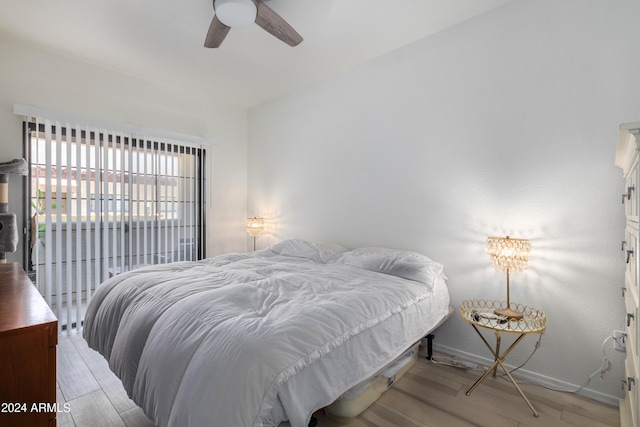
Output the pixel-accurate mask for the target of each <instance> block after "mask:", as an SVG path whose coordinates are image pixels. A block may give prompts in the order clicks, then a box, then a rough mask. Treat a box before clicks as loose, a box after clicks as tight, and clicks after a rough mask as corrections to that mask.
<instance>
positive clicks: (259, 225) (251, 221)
mask: <svg viewBox="0 0 640 427" xmlns="http://www.w3.org/2000/svg"><path fill="white" fill-rule="evenodd" d="M263 231H264V218H258V217H253V218H247V233H248V234H249V235H250V236H257V235H258V234H261V233H262V232H263Z"/></svg>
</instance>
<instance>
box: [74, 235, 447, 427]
mask: <svg viewBox="0 0 640 427" xmlns="http://www.w3.org/2000/svg"><path fill="white" fill-rule="evenodd" d="M448 315H449V294H448V290H447V287H446V277H445V275H444V273H443V267H442V265H441V264H439V263H437V262H434V261H432V260H431V259H429V258H428V257H426V256H423V255H420V254H417V253H413V252H404V251H396V250H391V249H385V248H359V249H355V250H347V249H346V248H343V247H341V246H339V245H334V244H328V243H317V242H309V241H305V240H302V239H292V240H286V241H283V242H280V243H278V244H276V245H274V246H272V247H271V248H269V249H265V250H261V251H256V252H251V253H242V254H240V253H236V254H226V255H221V256H217V257H214V258H209V259H205V260H202V261H195V262H193V261H191V262H175V263H171V264H164V265H157V266H148V267H144V268H140V269H137V270H132V271H129V272H126V273H122V274H120V275H118V276H115V277H113V278H110V279H109V280H107V281H105V282H104V283H102V284H101V285H100V286H99V287H98V289H97V290H96V292H95V294H94V296H93V298H92V300H91V302H90V304H89V306H88V307H87V312H86V315H85V322H84V327H83V336H84V338H85V339H86V341H87V343H88V344H89V346H90V347H91V348H93V349H95V350H97V351H98V352H99V353H101V354H102V355H103V356H104V357H105V358H106V359H107V361H108V362H109V367H110V368H111V369H112V370H113V371H114V372H115V373H116V375H117V376H118V377H119V378H120V380H121V381H122V383H123V385H124V388H125V390H126V391H127V393H128V394H129V396H130V397H131V398H132V399H133V400H134V401H135V402H136V403H137V404H138V405H139V406H140V407H141V408H142V409H143V410H144V412H145V413H146V414H147V416H148V417H149V418H150V419H151V420H152V421H153V422H154V423H155V424H156V425H157V426H158V427H164V426H167V427H168V426H180V427H183V426H198V427H199V426H224V427H228V426H234V427H235V426H237V427H242V426H247V427H250V426H253V427H271V426H277V425H279V424H280V423H281V422H283V421H286V420H288V421H289V422H290V424H291V425H292V426H293V427H306V426H307V425H308V423H309V421H310V419H311V416H312V414H313V413H314V412H315V411H316V410H318V409H320V408H323V407H325V406H327V405H329V404H331V403H332V402H334V401H335V400H336V399H337V398H339V397H340V396H341V395H343V393H344V392H345V391H347V390H349V389H350V388H352V387H354V386H356V385H358V384H360V383H362V382H363V381H365V380H366V379H367V378H369V377H371V376H372V375H374V374H376V373H377V372H379V371H380V370H381V369H383V368H384V367H385V366H387V365H388V364H389V363H390V362H391V361H393V360H395V359H396V358H398V357H399V356H401V355H402V354H403V353H404V352H406V351H407V349H409V348H411V347H412V345H414V343H416V342H417V341H419V340H420V339H421V338H422V337H424V336H425V335H426V334H427V333H429V332H430V331H432V330H433V328H434V327H436V325H438V324H439V323H440V322H441V321H442V320H443V319H445V318H446V317H447V316H448Z"/></svg>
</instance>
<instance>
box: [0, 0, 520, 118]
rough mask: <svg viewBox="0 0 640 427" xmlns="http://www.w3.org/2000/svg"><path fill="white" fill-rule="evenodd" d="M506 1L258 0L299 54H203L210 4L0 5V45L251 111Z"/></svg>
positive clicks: (8, 1) (249, 40)
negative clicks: (293, 38)
mask: <svg viewBox="0 0 640 427" xmlns="http://www.w3.org/2000/svg"><path fill="white" fill-rule="evenodd" d="M510 1H512V0H384V1H383V0H266V2H267V4H268V5H269V6H270V7H271V8H272V9H273V10H274V11H276V12H277V13H278V14H279V15H281V16H282V17H283V18H284V19H285V20H286V21H287V22H289V23H290V24H291V25H292V26H293V27H294V28H295V29H296V30H297V31H298V32H299V33H300V34H301V35H302V36H303V37H304V41H303V42H302V43H301V44H300V45H299V46H297V47H293V48H292V47H289V46H287V45H286V44H284V43H283V42H281V41H279V40H277V39H276V38H274V37H273V36H271V35H270V34H268V33H267V32H265V31H264V30H262V29H261V28H260V27H258V26H257V25H251V26H249V27H243V28H232V29H231V31H230V32H229V34H228V36H227V38H226V39H225V41H224V43H223V44H222V46H221V47H220V48H219V49H206V48H204V47H203V43H204V38H205V35H206V33H207V29H208V28H209V23H210V21H211V18H212V17H213V14H214V12H213V5H212V0H154V1H152V0H56V1H52V0H28V1H24V0H22V1H21V0H0V36H3V37H11V38H17V39H20V40H23V41H25V42H27V43H29V44H32V45H36V46H39V47H41V48H43V49H46V50H48V51H53V52H55V53H58V54H61V55H64V56H68V57H72V58H75V59H78V60H81V61H85V62H88V63H92V64H95V65H98V66H102V67H106V68H109V69H112V70H115V71H118V72H121V73H126V74H129V75H133V76H137V77H139V78H142V79H145V80H149V81H153V82H156V83H160V84H165V85H170V86H174V87H178V88H183V89H186V90H190V91H194V92H198V93H202V94H205V95H206V96H208V97H210V98H211V99H214V100H216V101H219V102H222V103H225V104H230V105H235V106H239V107H243V108H249V107H252V106H254V105H257V104H260V103H262V102H264V101H266V100H268V99H271V98H275V97H277V96H280V95H282V94H284V93H287V92H291V91H293V90H296V89H298V88H300V87H303V86H305V85H309V84H311V83H313V82H315V81H318V80H320V79H322V78H325V77H327V76H329V75H332V74H335V73H338V72H340V71H342V70H344V69H347V68H349V67H352V66H354V65H356V64H359V63H362V62H364V61H366V60H368V59H370V58H373V57H375V56H378V55H381V54H384V53H386V52H389V51H391V50H394V49H397V48H399V47H401V46H404V45H406V44H409V43H411V42H413V41H415V40H418V39H421V38H424V37H426V36H428V35H430V34H433V33H435V32H438V31H441V30H443V29H445V28H448V27H450V26H453V25H456V24H458V23H460V22H462V21H464V20H467V19H470V18H472V17H474V16H477V15H480V14H482V13H485V12H487V11H489V10H491V9H494V8H496V7H499V6H502V5H504V4H506V3H509V2H510ZM0 66H1V65H0Z"/></svg>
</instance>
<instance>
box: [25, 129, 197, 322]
mask: <svg viewBox="0 0 640 427" xmlns="http://www.w3.org/2000/svg"><path fill="white" fill-rule="evenodd" d="M25 135H26V140H25V151H26V158H27V160H28V162H29V163H30V166H31V175H30V177H29V193H30V194H29V200H30V205H31V209H30V214H29V220H28V223H29V229H30V233H29V249H28V251H27V252H28V253H27V254H26V255H27V258H28V259H27V260H26V261H27V262H26V263H25V267H27V266H28V269H29V271H30V273H31V275H32V276H33V277H34V279H35V283H36V285H37V287H38V289H39V290H40V292H41V293H42V295H43V296H44V297H45V300H46V301H47V302H48V303H49V305H50V306H51V307H52V309H53V310H54V312H55V313H56V315H57V317H58V319H59V320H60V321H59V324H60V325H61V328H62V329H65V328H66V329H71V328H73V327H77V328H79V327H80V325H81V322H82V319H83V313H84V309H85V307H86V304H87V302H88V301H89V299H90V298H91V295H92V293H93V292H94V290H95V289H96V287H97V286H98V285H99V284H100V283H101V282H102V281H104V280H106V279H108V278H109V277H111V276H113V275H116V274H120V273H122V272H124V271H128V270H132V269H136V268H141V267H145V266H149V265H152V264H161V263H167V262H173V261H187V260H196V259H201V258H203V257H204V249H205V248H204V239H203V238H202V236H203V235H204V215H203V207H204V200H203V199H204V196H203V195H204V181H205V180H204V155H205V152H204V148H203V147H202V146H190V145H188V144H185V143H180V142H176V141H159V140H157V139H147V138H144V137H137V136H134V135H129V134H125V133H122V132H117V131H106V130H99V129H91V128H89V127H81V126H71V125H69V124H64V123H62V124H61V123H59V122H50V121H48V120H36V119H34V120H32V121H28V122H27V123H26V124H25Z"/></svg>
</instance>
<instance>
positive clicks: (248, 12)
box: [204, 0, 302, 48]
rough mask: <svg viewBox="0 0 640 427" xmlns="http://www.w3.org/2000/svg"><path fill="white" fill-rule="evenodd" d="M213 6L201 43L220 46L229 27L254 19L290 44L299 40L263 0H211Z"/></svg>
mask: <svg viewBox="0 0 640 427" xmlns="http://www.w3.org/2000/svg"><path fill="white" fill-rule="evenodd" d="M213 9H214V10H215V13H216V14H215V16H214V17H213V20H212V21H211V25H210V26H209V31H208V32H207V38H206V39H205V41H204V47H212V48H216V47H220V45H221V44H222V41H223V40H224V38H225V37H226V36H227V33H228V32H229V30H230V29H231V28H233V27H241V26H245V25H249V24H252V23H254V22H255V23H256V24H258V25H259V26H260V27H262V29H264V30H265V31H267V32H268V33H269V34H271V35H273V36H274V37H276V38H278V39H280V40H282V41H283V42H285V43H286V44H288V45H289V46H297V45H298V44H300V42H302V36H300V34H298V33H297V32H296V30H294V29H293V27H292V26H291V25H289V24H288V23H287V21H285V20H284V19H282V17H281V16H280V15H278V14H277V13H275V12H274V11H273V10H272V9H271V8H270V7H269V6H267V5H266V4H265V3H264V1H263V0H213Z"/></svg>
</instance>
